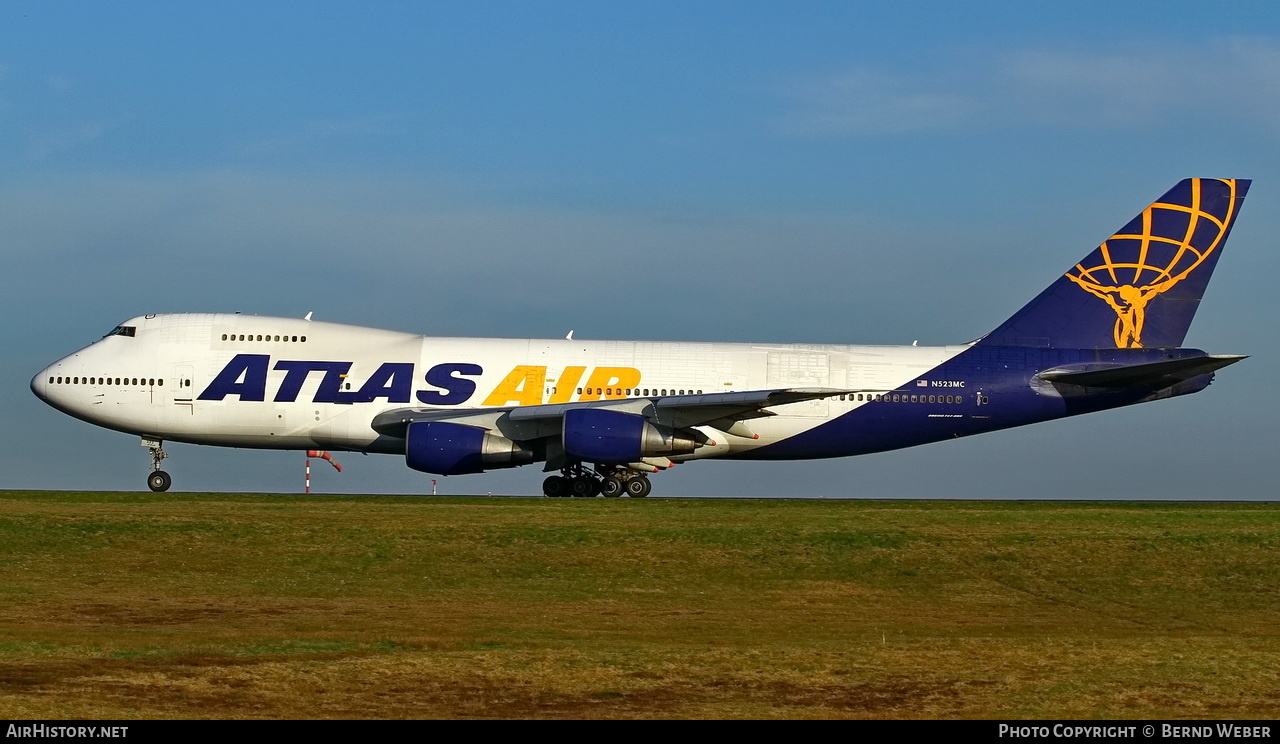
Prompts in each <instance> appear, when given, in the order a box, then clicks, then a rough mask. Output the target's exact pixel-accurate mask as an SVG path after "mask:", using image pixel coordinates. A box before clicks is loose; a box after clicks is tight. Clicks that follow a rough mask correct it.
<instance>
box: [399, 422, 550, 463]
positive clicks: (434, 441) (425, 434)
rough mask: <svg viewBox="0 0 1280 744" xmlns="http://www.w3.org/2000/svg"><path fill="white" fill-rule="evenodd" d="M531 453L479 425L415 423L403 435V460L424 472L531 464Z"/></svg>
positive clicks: (525, 448) (518, 444) (516, 443)
mask: <svg viewBox="0 0 1280 744" xmlns="http://www.w3.org/2000/svg"><path fill="white" fill-rule="evenodd" d="M533 459H534V454H533V451H532V450H530V449H528V448H527V447H525V446H523V445H521V444H520V443H518V442H513V441H511V440H510V439H507V438H506V437H504V436H501V435H499V434H494V433H492V432H490V431H489V430H488V429H485V428H483V427H480V426H467V425H465V424H455V423H451V422H448V421H418V422H415V423H411V424H409V429H408V431H407V432H406V433H405V449H404V460H405V463H406V464H408V466H409V467H411V468H413V469H414V470H419V471H422V472H424V473H436V474H439V475H464V474H466V473H482V472H484V471H485V470H496V469H498V468H514V467H516V466H518V465H526V464H528V463H531V462H533Z"/></svg>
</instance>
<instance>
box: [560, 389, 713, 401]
mask: <svg viewBox="0 0 1280 744" xmlns="http://www.w3.org/2000/svg"><path fill="white" fill-rule="evenodd" d="M547 392H548V393H549V394H551V395H555V393H556V388H554V387H551V388H548V389H547ZM584 394H585V395H604V396H610V395H627V396H631V395H636V396H639V397H642V398H645V397H648V396H650V395H701V394H702V391H701V390H692V389H690V390H676V389H675V388H670V389H668V388H613V387H605V388H599V387H589V388H578V395H584Z"/></svg>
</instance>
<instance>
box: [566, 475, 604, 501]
mask: <svg viewBox="0 0 1280 744" xmlns="http://www.w3.org/2000/svg"><path fill="white" fill-rule="evenodd" d="M569 492H570V493H571V494H573V495H574V496H576V497H578V498H584V499H589V498H594V497H595V495H596V494H598V493H600V484H599V483H598V482H596V479H595V478H592V477H591V476H589V475H584V476H581V477H579V478H574V479H573V480H572V481H571V482H570V485H569Z"/></svg>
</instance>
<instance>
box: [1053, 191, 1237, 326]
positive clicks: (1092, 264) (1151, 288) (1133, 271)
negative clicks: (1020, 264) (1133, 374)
mask: <svg viewBox="0 0 1280 744" xmlns="http://www.w3.org/2000/svg"><path fill="white" fill-rule="evenodd" d="M1202 181H1203V179H1190V180H1189V181H1187V184H1188V186H1189V188H1187V189H1186V190H1185V191H1181V192H1180V191H1178V190H1175V191H1172V192H1170V194H1169V196H1171V197H1173V198H1172V199H1171V200H1170V201H1160V202H1156V203H1154V204H1152V205H1151V206H1149V207H1147V208H1146V209H1145V210H1143V212H1142V214H1141V215H1139V216H1138V218H1137V219H1135V220H1133V221H1132V222H1130V223H1129V224H1128V225H1126V226H1125V227H1124V228H1123V229H1122V230H1121V231H1120V232H1118V233H1116V234H1115V235H1113V236H1111V237H1110V238H1108V239H1107V240H1105V241H1103V243H1102V245H1101V246H1099V247H1098V249H1097V250H1096V251H1094V252H1093V253H1091V254H1090V255H1089V257H1088V258H1086V259H1085V260H1084V261H1083V262H1081V263H1078V264H1076V265H1075V267H1074V268H1073V269H1072V270H1071V271H1069V272H1067V278H1068V279H1070V280H1071V281H1073V282H1075V283H1076V284H1077V285H1079V286H1080V288H1081V289H1083V290H1084V291H1086V292H1088V293H1090V294H1092V295H1094V296H1096V297H1098V298H1100V299H1102V300H1103V301H1104V302H1106V303H1107V305H1109V306H1110V307H1111V309H1112V310H1113V311H1114V312H1115V314H1116V322H1115V328H1114V331H1113V334H1114V338H1115V344H1116V347H1117V348H1121V349H1136V348H1141V347H1142V330H1143V326H1144V325H1145V323H1146V319H1147V311H1148V310H1149V309H1150V307H1151V305H1152V303H1153V302H1154V301H1155V300H1156V299H1157V298H1158V297H1160V296H1161V295H1163V294H1165V293H1167V292H1169V291H1170V290H1171V289H1173V288H1174V287H1175V286H1176V285H1177V284H1179V283H1180V282H1182V281H1183V280H1184V279H1186V278H1187V277H1188V276H1190V275H1191V273H1192V272H1194V271H1195V270H1196V269H1197V268H1199V267H1200V266H1201V265H1202V264H1204V263H1205V262H1206V261H1207V260H1208V259H1209V258H1210V257H1211V256H1213V255H1214V251H1216V250H1217V249H1218V247H1219V246H1221V245H1222V242H1223V238H1224V237H1225V236H1226V233H1227V230H1228V228H1229V227H1230V226H1231V223H1232V220H1233V218H1234V217H1235V215H1234V214H1233V210H1234V209H1235V208H1236V206H1237V204H1238V200H1237V199H1236V198H1235V196H1236V193H1237V183H1236V181H1234V180H1231V181H1223V182H1222V183H1224V184H1226V185H1227V187H1228V188H1229V190H1230V196H1231V198H1228V199H1225V200H1215V201H1214V202H1213V203H1212V204H1211V205H1206V204H1205V203H1203V201H1202V192H1203V188H1202V187H1203V183H1202ZM1213 210H1218V211H1220V212H1221V214H1215V213H1214V211H1213Z"/></svg>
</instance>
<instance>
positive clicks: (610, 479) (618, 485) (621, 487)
mask: <svg viewBox="0 0 1280 744" xmlns="http://www.w3.org/2000/svg"><path fill="white" fill-rule="evenodd" d="M625 490H627V484H626V481H624V480H622V479H621V478H619V477H618V476H616V475H609V476H605V479H604V480H602V481H600V495H601V496H603V497H605V498H606V499H616V498H618V497H619V496H621V495H622V492H623V491H625Z"/></svg>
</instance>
